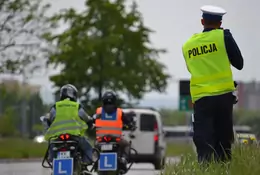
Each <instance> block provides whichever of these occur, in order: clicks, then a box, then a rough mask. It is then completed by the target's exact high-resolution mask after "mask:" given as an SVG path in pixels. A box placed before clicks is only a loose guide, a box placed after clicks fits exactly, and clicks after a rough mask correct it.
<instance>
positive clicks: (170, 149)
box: [166, 142, 194, 157]
mask: <svg viewBox="0 0 260 175" xmlns="http://www.w3.org/2000/svg"><path fill="white" fill-rule="evenodd" d="M187 154H189V155H193V154H194V151H193V148H192V144H191V143H175V142H173V143H167V149H166V155H167V156H169V157H172V156H181V155H187Z"/></svg>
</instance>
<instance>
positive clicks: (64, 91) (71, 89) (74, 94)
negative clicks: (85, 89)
mask: <svg viewBox="0 0 260 175" xmlns="http://www.w3.org/2000/svg"><path fill="white" fill-rule="evenodd" d="M66 98H69V99H70V100H71V101H77V99H78V90H77V88H76V87H75V86H74V85H72V84H66V85H64V86H62V87H61V89H60V100H64V99H66Z"/></svg>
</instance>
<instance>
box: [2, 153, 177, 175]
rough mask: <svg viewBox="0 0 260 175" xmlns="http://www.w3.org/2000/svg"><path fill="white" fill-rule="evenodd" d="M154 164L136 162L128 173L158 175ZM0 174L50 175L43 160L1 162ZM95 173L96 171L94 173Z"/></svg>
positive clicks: (174, 161) (128, 174) (173, 159)
mask: <svg viewBox="0 0 260 175" xmlns="http://www.w3.org/2000/svg"><path fill="white" fill-rule="evenodd" d="M178 161H179V158H177V157H173V158H168V160H167V162H171V163H176V162H178ZM158 174H159V171H155V170H154V167H153V165H152V164H134V165H133V166H132V168H131V170H130V171H129V172H128V173H127V175H158ZM0 175H50V171H49V170H47V169H43V168H42V167H41V162H21V163H0ZM94 175H95V173H94Z"/></svg>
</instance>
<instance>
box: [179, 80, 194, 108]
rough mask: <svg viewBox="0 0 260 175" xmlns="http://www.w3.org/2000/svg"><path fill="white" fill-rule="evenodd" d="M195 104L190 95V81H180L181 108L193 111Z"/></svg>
mask: <svg viewBox="0 0 260 175" xmlns="http://www.w3.org/2000/svg"><path fill="white" fill-rule="evenodd" d="M192 109H193V105H192V101H191V96H190V81H188V80H181V81H180V82H179V110H180V111H187V112H189V111H192Z"/></svg>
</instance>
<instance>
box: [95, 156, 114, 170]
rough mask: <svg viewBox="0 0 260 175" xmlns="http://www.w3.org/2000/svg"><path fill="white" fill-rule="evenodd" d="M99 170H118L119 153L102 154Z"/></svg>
mask: <svg viewBox="0 0 260 175" xmlns="http://www.w3.org/2000/svg"><path fill="white" fill-rule="evenodd" d="M98 170H99V171H115V170H117V153H100V158H99V162H98Z"/></svg>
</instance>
